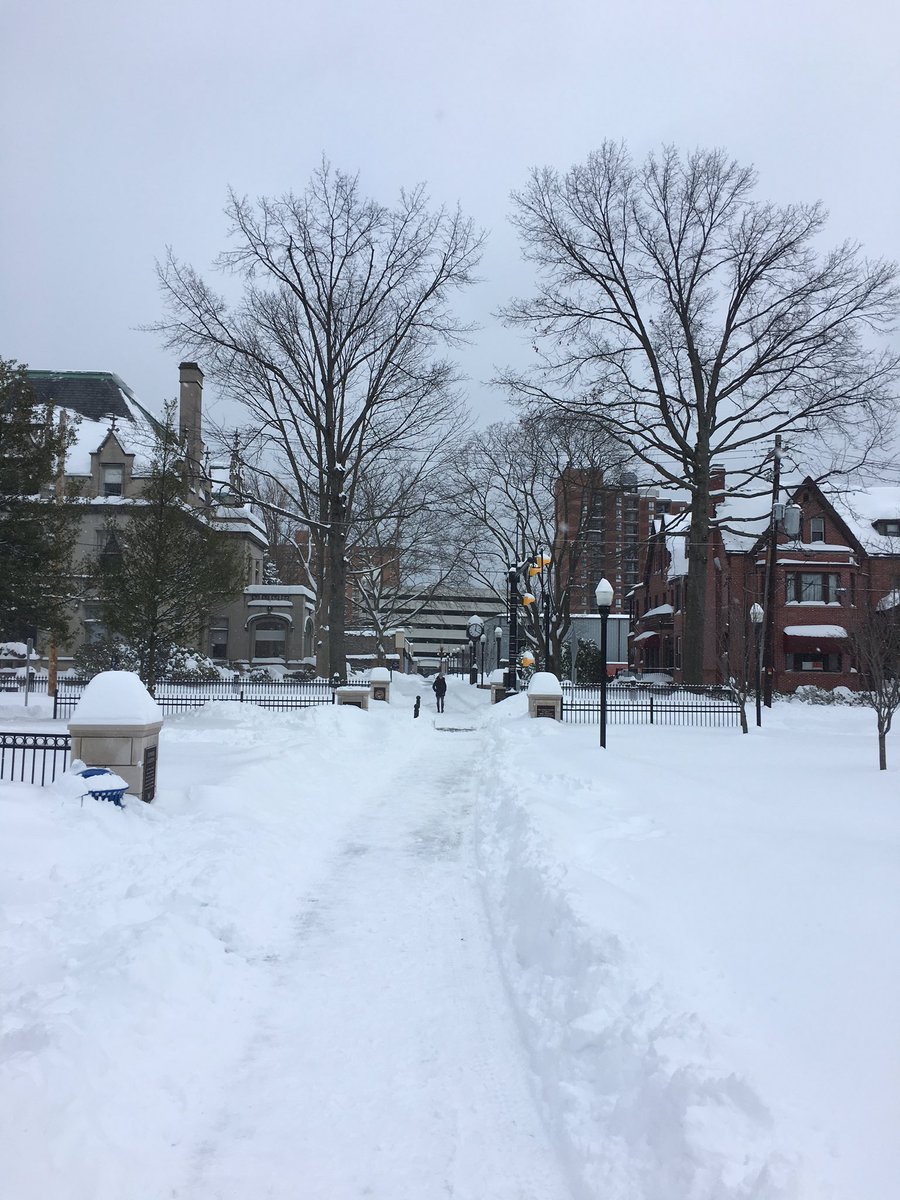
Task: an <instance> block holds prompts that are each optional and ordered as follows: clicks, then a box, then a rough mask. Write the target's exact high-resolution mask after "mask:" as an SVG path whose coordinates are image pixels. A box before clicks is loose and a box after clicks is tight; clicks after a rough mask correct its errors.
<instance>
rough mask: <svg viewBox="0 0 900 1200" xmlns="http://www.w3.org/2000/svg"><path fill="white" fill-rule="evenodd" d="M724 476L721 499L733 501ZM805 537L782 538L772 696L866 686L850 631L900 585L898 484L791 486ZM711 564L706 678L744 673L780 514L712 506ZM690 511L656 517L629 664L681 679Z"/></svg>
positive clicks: (718, 488)
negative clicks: (833, 488) (803, 688)
mask: <svg viewBox="0 0 900 1200" xmlns="http://www.w3.org/2000/svg"><path fill="white" fill-rule="evenodd" d="M724 491H725V488H724V475H722V476H721V477H720V478H719V480H717V481H716V485H714V494H718V495H720V496H724ZM785 502H786V503H787V504H792V505H796V506H797V507H798V508H799V510H800V533H799V536H798V537H797V538H794V539H792V538H789V537H788V536H787V535H786V534H785V533H784V532H783V531H782V530H779V531H778V533H777V535H776V554H775V568H774V581H775V583H774V595H775V601H774V608H773V612H772V614H771V616H772V620H773V629H774V656H773V688H774V690H775V691H780V692H792V691H795V690H796V688H797V687H799V686H800V685H801V684H805V683H816V684H818V685H819V686H822V687H827V688H832V687H836V686H838V685H843V686H846V687H850V688H855V687H857V686H858V675H857V672H856V664H855V662H854V658H853V653H852V650H851V643H850V634H851V633H852V632H853V629H854V627H855V625H856V623H857V620H858V619H859V615H860V613H861V612H862V611H863V609H864V608H865V607H867V606H869V605H878V604H879V603H882V602H884V601H885V600H886V598H887V597H889V596H890V595H891V593H893V592H895V591H896V590H897V589H898V588H900V488H890V487H873V488H865V489H857V490H854V491H850V492H846V493H841V494H838V493H828V492H826V491H825V490H823V489H822V488H821V487H819V486H818V485H817V484H816V483H814V482H813V480H812V479H805V480H803V481H802V482H801V483H799V484H798V485H796V486H793V487H791V488H789V489H787V494H786V497H785ZM713 509H714V513H715V521H716V525H715V526H714V527H713V529H712V531H711V534H710V539H711V544H710V552H709V556H708V566H707V580H706V603H707V620H706V629H705V642H704V656H703V661H704V672H703V673H704V682H706V683H718V682H722V681H723V680H724V679H726V678H727V677H728V676H729V675H730V674H732V673H734V672H735V671H738V670H739V669H740V666H739V660H741V659H742V658H746V656H747V654H748V652H749V651H750V647H751V639H752V637H753V633H752V627H751V625H750V621H749V613H750V608H751V606H752V605H753V604H754V603H759V604H760V605H762V606H765V594H764V593H765V573H766V560H767V548H768V545H769V536H770V535H769V527H770V520H771V517H770V511H769V506H768V505H767V504H766V503H765V501H762V502H761V501H760V500H759V499H758V498H757V499H756V500H755V501H746V500H741V499H740V498H739V497H734V498H727V499H722V500H719V501H718V502H716V501H714V503H713ZM688 523H689V515H688V514H687V513H684V514H681V515H678V516H675V517H674V518H671V519H668V520H667V519H666V518H662V519H657V521H656V527H655V530H654V532H653V535H652V537H651V539H650V543H649V546H648V552H647V558H646V564H645V570H644V578H643V580H642V581H641V583H640V584H639V585H638V586H637V587H636V588H635V589H634V592H633V595H632V614H633V632H632V638H631V655H630V658H631V664H632V665H633V666H634V667H636V668H638V669H643V670H651V671H652V670H660V671H668V672H671V673H672V674H673V675H674V677H675V678H676V679H678V678H679V677H680V673H681V665H682V663H681V653H682V636H683V626H684V607H683V605H684V595H685V583H686V577H687V551H686V546H687V538H688Z"/></svg>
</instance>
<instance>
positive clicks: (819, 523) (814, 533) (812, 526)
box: [809, 517, 825, 542]
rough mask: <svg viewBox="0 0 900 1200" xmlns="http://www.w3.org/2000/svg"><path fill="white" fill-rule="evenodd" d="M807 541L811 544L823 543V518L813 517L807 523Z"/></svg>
mask: <svg viewBox="0 0 900 1200" xmlns="http://www.w3.org/2000/svg"><path fill="white" fill-rule="evenodd" d="M809 540H810V541H811V542H824V541H825V518H824V517H813V518H812V519H811V520H810V522H809Z"/></svg>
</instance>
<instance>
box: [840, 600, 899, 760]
mask: <svg viewBox="0 0 900 1200" xmlns="http://www.w3.org/2000/svg"><path fill="white" fill-rule="evenodd" d="M898 615H900V593H897V592H891V593H889V594H888V595H887V596H885V597H884V598H883V599H881V600H879V601H878V602H877V603H875V602H874V601H873V600H872V599H871V598H870V600H869V603H868V604H867V605H865V606H864V607H862V608H861V610H860V611H859V613H858V614H857V620H856V625H855V627H854V630H853V632H852V634H851V644H852V646H853V653H854V655H855V657H856V664H857V669H858V670H859V673H860V679H861V683H862V687H861V688H860V691H859V698H860V700H861V701H862V702H863V704H866V705H868V707H869V708H871V709H874V711H875V718H876V720H877V722H878V766H879V769H880V770H882V771H886V770H887V735H888V733H889V732H890V729H891V723H892V721H893V719H894V713H896V711H897V709H898V708H900V619H898Z"/></svg>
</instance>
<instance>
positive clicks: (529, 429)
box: [451, 414, 622, 671]
mask: <svg viewBox="0 0 900 1200" xmlns="http://www.w3.org/2000/svg"><path fill="white" fill-rule="evenodd" d="M621 465H622V454H621V451H620V448H619V447H617V446H616V445H615V444H614V443H613V442H612V441H611V439H610V437H609V435H608V434H607V433H606V431H605V429H603V427H602V426H600V425H599V424H598V423H597V422H596V421H589V420H585V419H584V418H583V417H582V418H580V419H576V418H573V417H566V418H560V417H559V416H557V415H556V414H549V415H543V416H532V417H526V418H523V419H521V420H517V421H510V422H501V423H498V424H495V425H491V426H489V427H488V428H487V429H486V430H484V432H483V433H479V434H477V435H475V436H473V437H472V438H471V439H470V441H469V442H468V443H467V444H466V445H465V446H463V447H462V449H461V451H460V453H459V454H458V455H457V457H456V462H455V467H454V471H453V473H452V475H451V486H452V489H453V493H454V507H455V510H456V512H457V515H458V517H462V518H463V519H464V520H465V521H466V523H467V526H468V528H469V530H470V534H469V537H468V538H467V539H466V540H465V542H464V544H463V547H462V549H461V550H460V557H461V561H462V562H464V563H465V564H466V566H467V568H468V570H469V573H470V575H472V576H473V577H475V578H476V579H478V580H479V581H480V582H482V583H483V584H484V585H485V586H487V587H490V588H492V589H493V590H494V591H495V593H496V595H497V598H498V600H499V601H500V602H501V603H504V602H505V599H506V595H505V588H506V579H507V570H508V568H509V566H510V564H513V563H517V562H521V561H523V560H524V559H526V558H527V557H528V556H529V555H531V554H533V553H534V552H536V551H540V550H544V551H552V558H553V562H552V564H550V566H551V567H552V569H548V568H546V567H545V568H544V569H543V570H535V574H534V575H533V576H530V577H529V576H526V579H525V580H524V584H525V586H526V587H530V589H531V594H533V595H534V596H535V602H534V603H533V604H529V605H528V606H523V607H522V608H521V610H520V618H521V620H522V625H523V629H524V633H525V638H526V639H527V641H528V643H529V644H530V646H531V647H532V649H533V650H534V652H535V657H536V658H537V659H538V660H539V661H540V662H541V663H542V664H544V667H545V669H546V670H550V671H558V669H559V662H560V650H561V646H562V643H563V641H564V639H565V637H566V634H567V633H568V631H569V627H570V624H571V607H570V589H571V583H572V580H573V579H574V578H575V576H576V574H577V571H578V566H579V563H580V561H581V558H582V556H583V554H584V552H585V548H586V545H587V541H588V538H587V532H588V526H589V524H590V521H591V518H592V515H593V501H594V497H595V496H596V495H598V494H599V492H600V490H601V489H602V487H603V484H604V473H606V480H607V482H608V481H609V480H610V479H611V478H615V476H616V475H617V474H618V471H619V469H620V467H621ZM573 498H575V499H577V503H574V504H573V503H572V500H573ZM573 510H574V513H575V522H576V523H575V526H574V527H571V528H566V529H561V528H560V519H561V517H562V514H568V513H570V512H572V511H573ZM548 617H549V620H548V619H547V618H548Z"/></svg>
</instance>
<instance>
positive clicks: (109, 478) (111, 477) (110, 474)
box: [103, 467, 125, 496]
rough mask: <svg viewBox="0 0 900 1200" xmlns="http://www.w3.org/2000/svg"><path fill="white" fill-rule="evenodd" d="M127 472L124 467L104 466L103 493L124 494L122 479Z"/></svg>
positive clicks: (110, 494) (109, 494)
mask: <svg viewBox="0 0 900 1200" xmlns="http://www.w3.org/2000/svg"><path fill="white" fill-rule="evenodd" d="M124 474H125V472H124V469H123V468H122V467H104V468H103V495H104V496H121V495H122V479H123V476H124Z"/></svg>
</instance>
